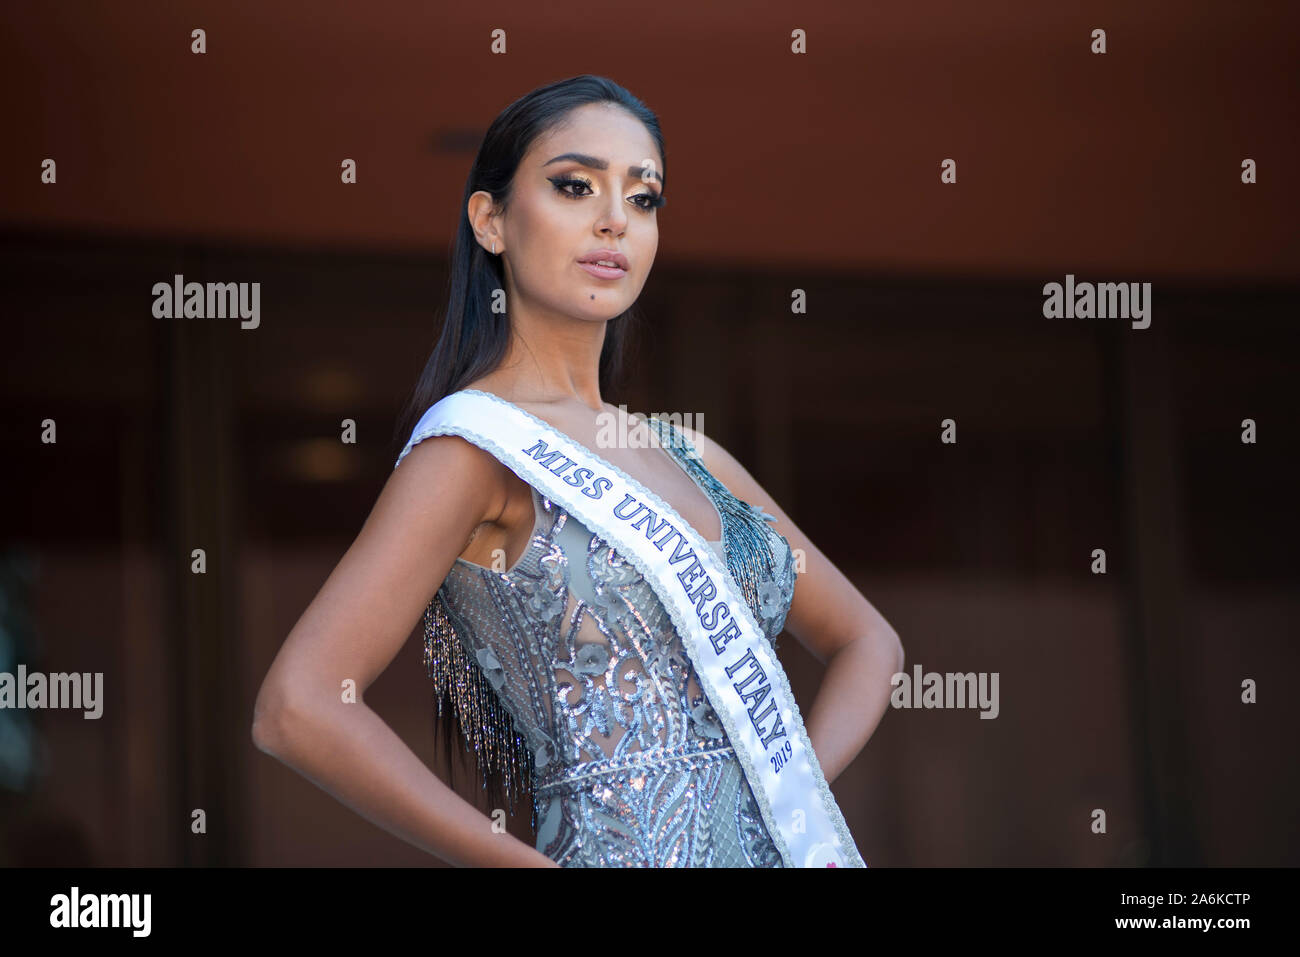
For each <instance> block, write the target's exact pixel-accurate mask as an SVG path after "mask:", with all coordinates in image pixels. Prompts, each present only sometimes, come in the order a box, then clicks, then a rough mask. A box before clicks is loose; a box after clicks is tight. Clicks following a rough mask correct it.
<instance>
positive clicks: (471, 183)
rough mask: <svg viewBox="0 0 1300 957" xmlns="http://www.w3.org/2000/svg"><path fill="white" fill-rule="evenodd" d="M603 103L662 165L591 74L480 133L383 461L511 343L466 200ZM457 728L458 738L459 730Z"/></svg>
mask: <svg viewBox="0 0 1300 957" xmlns="http://www.w3.org/2000/svg"><path fill="white" fill-rule="evenodd" d="M602 102H608V103H614V104H616V105H618V106H621V107H622V108H623V109H625V110H627V112H629V113H630V114H632V115H633V116H634V117H636V118H637V119H638V120H640V121H641V123H642V124H643V125H644V126H645V128H646V130H647V131H648V132H649V133H650V136H651V137H652V138H653V139H654V142H655V145H656V146H657V147H658V149H659V157H660V161H661V163H662V162H666V160H665V157H664V140H663V133H662V132H661V131H660V128H659V119H658V117H656V116H655V114H654V113H652V112H651V111H650V109H649V108H647V107H646V105H645V104H644V103H642V102H641V101H640V100H639V99H637V98H636V97H635V96H633V95H632V94H631V93H629V92H628V91H627V90H625V89H624V88H623V87H621V86H619V85H618V84H617V83H615V82H614V81H613V80H609V79H606V78H605V77H602V76H592V75H591V74H583V75H581V76H575V77H571V78H569V79H567V80H560V81H558V82H555V83H551V84H548V85H546V86H542V87H538V88H537V89H535V90H533V91H532V92H531V93H528V94H526V95H524V96H522V97H520V98H519V99H517V100H515V102H513V103H511V104H510V105H509V106H507V107H506V108H505V109H504V110H502V112H501V114H500V115H499V116H497V118H496V119H495V120H493V121H492V125H491V126H489V127H488V129H487V132H486V133H484V134H483V142H482V144H481V145H480V146H479V150H478V155H477V156H476V157H475V159H474V165H473V166H472V167H471V168H470V171H469V177H468V178H467V179H466V181H465V195H464V196H463V197H462V198H461V204H460V225H459V226H458V227H457V229H456V244H455V247H454V248H453V250H452V257H451V275H450V279H449V283H448V285H449V287H450V288H449V290H448V297H447V310H446V314H445V315H444V317H443V323H442V330H441V333H440V334H439V336H438V341H437V344H436V345H435V346H434V348H433V352H432V354H431V355H430V356H429V359H428V361H427V362H425V364H424V371H423V372H422V373H420V378H419V380H418V381H417V382H416V384H415V387H414V389H413V390H412V391H411V395H410V398H409V400H408V401H407V403H406V407H405V409H404V410H403V411H402V414H401V416H400V417H399V419H398V422H397V428H396V431H395V433H394V436H393V451H392V456H391V457H390V459H389V461H393V460H395V459H396V457H397V455H398V454H399V453H400V452H401V450H402V448H403V447H404V446H405V445H406V442H407V440H408V439H409V438H410V434H411V431H412V430H413V429H414V428H415V425H416V423H417V422H419V420H420V417H421V416H422V415H423V414H424V413H425V411H426V410H427V409H428V408H429V406H431V405H433V404H434V403H435V402H437V401H438V400H439V399H441V398H443V397H444V396H446V395H449V394H450V393H452V392H455V391H457V390H458V389H463V388H465V387H466V386H467V385H469V384H470V383H471V382H474V381H476V380H477V379H479V378H481V377H482V376H484V375H487V374H488V373H489V372H491V371H492V370H493V369H495V368H496V367H497V366H499V365H500V364H501V362H502V361H503V360H504V359H505V356H506V350H507V347H508V346H509V344H510V321H509V314H508V312H507V313H504V314H503V313H495V312H493V311H492V309H491V308H490V303H491V300H492V295H493V291H494V290H496V289H502V288H504V287H505V273H504V271H503V269H502V265H501V257H500V256H499V255H492V254H491V253H489V252H488V251H487V250H485V249H484V248H483V247H482V246H481V245H479V242H478V240H477V239H476V238H475V236H474V230H473V229H472V228H471V226H470V221H469V198H470V197H471V196H472V195H473V194H474V193H476V192H478V191H479V190H486V191H487V192H488V193H490V194H491V195H492V198H493V200H494V201H495V202H496V203H498V204H500V205H502V206H504V205H505V204H506V203H508V202H509V199H510V192H511V184H512V182H513V180H514V176H515V171H516V170H517V169H518V168H519V163H520V160H522V159H523V157H524V154H526V153H527V152H528V149H529V148H530V147H531V146H532V143H533V141H534V140H535V139H536V138H537V137H538V136H541V135H543V134H545V133H547V132H549V131H550V130H552V129H553V128H554V127H555V126H557V125H558V124H559V123H561V122H563V121H564V119H565V117H566V115H567V114H568V113H569V111H570V110H573V109H574V108H576V107H579V106H584V105H586V104H588V103H602ZM634 309H635V306H633V307H629V308H628V309H627V310H626V311H624V312H623V313H621V314H620V315H618V316H615V317H614V318H613V319H610V320H609V321H608V323H607V324H606V329H605V342H604V345H603V346H602V348H601V352H600V369H599V376H600V389H601V393H602V395H604V394H607V392H609V391H611V390H613V389H614V388H615V386H616V385H617V383H618V380H619V378H620V377H621V375H622V369H623V352H624V347H625V344H626V342H627V339H628V333H629V323H630V322H632V321H633V320H634V319H635V313H634ZM453 724H458V722H456V721H455V720H454V719H453V718H452V717H451V716H450V715H445V716H443V718H441V719H438V718H436V717H435V725H439V726H440V728H439V730H440V731H441V738H442V743H443V747H444V748H445V749H446V750H445V753H446V754H447V755H448V773H449V774H450V775H451V778H452V780H453V782H454V780H455V777H456V773H455V767H456V759H455V752H454V748H453V745H454V743H455V737H456V735H455V731H454V729H453ZM511 727H512V728H513V724H512V725H511ZM460 730H461V734H462V735H463V734H464V730H465V729H460ZM435 736H436V733H435ZM485 785H486V790H487V792H488V795H489V798H490V800H491V801H492V802H493V803H494V805H495V806H498V807H499V806H501V805H502V803H503V801H504V784H503V776H502V771H501V769H500V767H497V768H494V769H493V770H492V772H491V773H490V774H488V775H487V776H486V780H485ZM453 786H454V785H453ZM534 813H536V808H534Z"/></svg>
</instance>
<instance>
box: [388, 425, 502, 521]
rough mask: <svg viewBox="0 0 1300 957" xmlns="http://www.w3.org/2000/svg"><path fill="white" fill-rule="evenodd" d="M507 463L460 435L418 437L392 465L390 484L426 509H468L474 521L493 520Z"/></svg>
mask: <svg viewBox="0 0 1300 957" xmlns="http://www.w3.org/2000/svg"><path fill="white" fill-rule="evenodd" d="M505 471H506V467H505V466H504V465H503V464H502V463H501V462H500V461H499V460H498V459H497V458H496V457H495V456H493V455H492V453H490V452H488V451H487V450H486V449H481V448H479V447H478V446H477V445H475V444H474V443H473V442H470V441H469V440H468V439H465V438H462V437H461V436H459V435H434V436H430V437H428V438H426V439H422V440H421V441H420V442H417V443H416V444H415V445H414V446H412V447H411V449H410V451H408V452H407V453H406V456H405V457H404V458H403V459H402V461H401V462H400V463H399V464H398V465H397V467H396V469H395V470H394V474H393V476H392V477H391V478H390V480H389V481H390V483H393V484H396V485H397V486H398V487H399V489H401V490H403V491H404V493H405V494H404V495H403V497H407V496H408V495H409V497H413V498H416V499H418V500H420V501H421V502H423V503H427V505H428V506H429V507H431V508H440V509H446V508H451V509H455V510H468V511H469V512H470V513H471V515H472V517H473V518H474V520H475V524H478V523H480V522H485V521H492V520H494V519H495V518H496V517H497V516H499V515H500V514H501V513H502V512H503V511H504V510H505V505H506V500H507V498H508V497H509V496H508V485H507V483H506V476H505Z"/></svg>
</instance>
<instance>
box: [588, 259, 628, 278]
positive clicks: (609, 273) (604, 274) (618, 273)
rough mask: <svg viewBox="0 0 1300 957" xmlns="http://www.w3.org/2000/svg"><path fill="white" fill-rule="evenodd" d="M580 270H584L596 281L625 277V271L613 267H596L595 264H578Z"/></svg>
mask: <svg viewBox="0 0 1300 957" xmlns="http://www.w3.org/2000/svg"><path fill="white" fill-rule="evenodd" d="M578 267H579V268H580V269H585V270H586V271H587V272H589V273H590V274H591V275H593V276H595V277H596V278H597V279H622V278H623V277H624V276H626V275H627V270H626V269H619V268H617V267H615V266H597V265H596V264H595V263H585V262H580V263H578Z"/></svg>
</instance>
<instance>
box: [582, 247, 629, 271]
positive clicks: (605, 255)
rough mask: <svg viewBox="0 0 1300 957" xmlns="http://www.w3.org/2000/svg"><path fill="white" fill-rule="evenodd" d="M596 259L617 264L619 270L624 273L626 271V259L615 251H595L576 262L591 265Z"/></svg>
mask: <svg viewBox="0 0 1300 957" xmlns="http://www.w3.org/2000/svg"><path fill="white" fill-rule="evenodd" d="M597 259H608V260H609V261H610V262H612V263H618V265H619V268H621V269H622V270H623V271H624V272H627V270H628V264H627V257H626V256H624V255H623V254H622V253H621V252H619V251H618V250H617V249H596V250H593V251H591V252H589V253H587V255H585V256H583V257H582V258H581V259H579V260H578V262H580V263H591V262H595V261H596V260H597Z"/></svg>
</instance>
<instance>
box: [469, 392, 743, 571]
mask: <svg viewBox="0 0 1300 957" xmlns="http://www.w3.org/2000/svg"><path fill="white" fill-rule="evenodd" d="M458 391H459V392H464V393H466V394H469V395H473V394H478V395H483V396H487V397H488V398H489V399H493V400H495V401H497V402H500V403H501V404H502V405H508V406H510V408H512V409H515V410H517V411H519V412H521V413H523V414H524V415H526V416H528V417H529V418H530V419H532V420H533V421H534V422H537V423H538V424H540V425H544V426H546V427H547V428H549V429H553V430H554V431H556V432H559V433H560V435H563V436H564V437H565V438H566V439H568V440H569V441H570V442H572V443H573V444H574V445H576V446H577V447H578V448H580V449H582V450H583V451H584V452H586V453H587V454H588V455H590V456H591V457H592V458H593V459H595V460H596V461H597V462H599V463H600V464H601V465H603V466H605V467H606V468H608V469H609V470H610V471H611V472H614V473H615V474H617V475H619V476H621V477H622V478H624V479H627V480H629V481H632V482H635V483H636V484H637V485H639V486H641V487H642V488H644V489H646V490H647V491H649V492H651V493H652V494H653V495H655V496H656V497H657V498H659V499H660V500H661V501H663V503H664V504H665V505H668V506H669V507H670V508H672V504H671V503H670V502H669V501H668V500H667V499H665V498H664V497H663V496H662V495H660V494H659V493H658V492H655V490H654V489H652V488H650V486H648V485H646V484H645V483H644V482H642V481H641V480H640V479H638V478H636V477H635V476H632V475H629V474H628V473H627V472H625V471H623V470H622V469H620V468H619V467H618V466H617V465H615V464H614V463H613V462H610V461H607V460H606V459H605V458H604V457H603V456H600V455H597V454H596V453H595V452H593V451H592V450H591V449H589V448H587V447H586V446H585V445H583V444H582V443H581V442H579V441H578V440H577V439H575V438H573V436H571V435H569V434H568V433H567V432H565V431H563V430H562V429H560V428H558V427H556V426H555V425H552V424H551V423H550V422H547V421H546V420H545V419H543V418H541V417H540V416H536V415H533V413H531V412H529V411H528V410H527V409H525V408H524V407H523V406H519V405H516V404H515V403H513V402H511V401H510V400H509V399H503V398H502V397H501V396H499V395H497V394H496V393H495V392H487V391H485V390H483V389H459V390H458ZM452 394H453V395H454V394H455V393H452ZM652 444H653V445H654V447H655V448H657V449H659V451H661V452H662V453H663V454H664V455H666V456H667V457H668V460H669V461H670V462H672V463H673V464H674V465H676V466H677V467H678V468H679V469H681V470H682V472H683V473H684V474H685V475H686V477H687V478H688V479H690V480H691V484H693V485H694V486H695V487H696V488H697V489H699V491H700V494H701V495H703V496H704V501H705V502H707V503H708V505H709V508H711V509H712V510H713V514H714V517H715V518H717V520H718V535H719V538H718V539H717V540H716V541H710V540H709V539H707V538H705V537H704V536H703V535H701V534H700V530H699V529H698V528H696V527H695V526H693V525H691V523H690V522H688V521H686V519H685V517H684V516H681V513H678V516H679V517H681V519H682V524H684V525H686V526H687V527H688V528H690V530H691V531H692V532H694V533H695V534H696V535H699V537H700V539H701V540H702V541H703V542H704V544H706V545H712V546H715V547H716V548H718V549H721V548H723V547H724V541H725V539H726V537H727V523H726V522H724V521H723V520H722V510H721V509H719V508H718V504H717V503H716V502H715V501H713V496H712V495H710V494H709V492H708V490H707V489H706V488H705V487H704V486H703V485H702V484H701V483H700V480H699V479H697V478H696V477H695V476H694V475H692V474H691V473H690V471H689V470H688V469H687V468H686V466H684V465H682V463H681V462H679V461H677V458H676V456H674V455H673V454H672V453H671V452H669V451H668V450H667V449H666V448H664V447H663V446H662V445H658V444H657V443H654V442H652ZM674 511H676V509H674Z"/></svg>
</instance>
